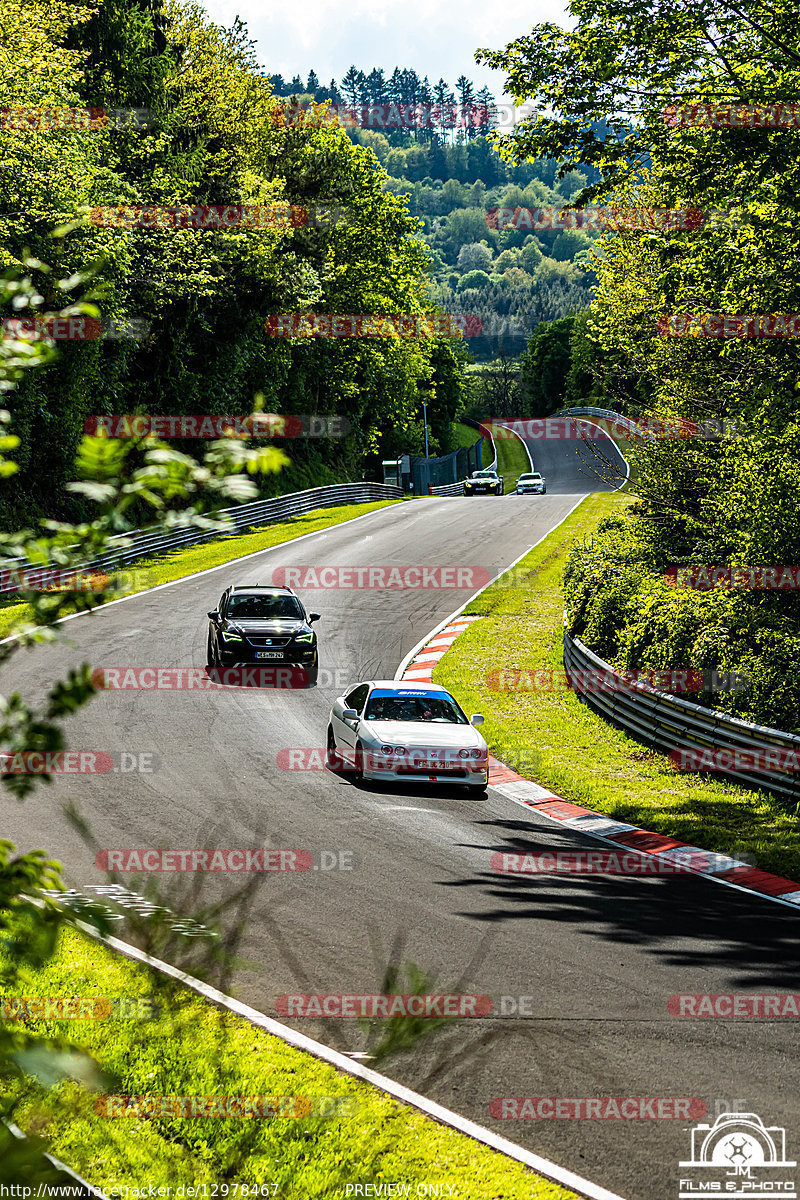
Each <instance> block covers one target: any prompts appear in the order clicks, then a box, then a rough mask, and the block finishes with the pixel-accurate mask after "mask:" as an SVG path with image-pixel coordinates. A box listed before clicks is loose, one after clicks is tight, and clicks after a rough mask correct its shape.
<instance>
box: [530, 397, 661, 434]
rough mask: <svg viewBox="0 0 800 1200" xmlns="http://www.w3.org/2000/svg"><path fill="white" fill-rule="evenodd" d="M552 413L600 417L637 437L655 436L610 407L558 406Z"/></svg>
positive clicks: (556, 414)
mask: <svg viewBox="0 0 800 1200" xmlns="http://www.w3.org/2000/svg"><path fill="white" fill-rule="evenodd" d="M553 415H554V416H556V417H598V418H600V417H602V418H603V419H604V420H606V421H609V422H610V423H611V424H612V425H618V426H619V427H620V429H624V430H626V431H627V432H628V433H633V434H635V435H636V436H637V437H650V438H653V437H655V434H654V433H652V432H651V431H650V430H642V429H640V427H639V426H638V425H637V423H636V421H634V420H633V419H632V418H631V417H623V416H622V414H621V413H616V412H612V411H611V409H610V408H594V407H592V406H591V405H587V406H584V407H579V408H560V409H559V410H558V412H557V413H554V414H553Z"/></svg>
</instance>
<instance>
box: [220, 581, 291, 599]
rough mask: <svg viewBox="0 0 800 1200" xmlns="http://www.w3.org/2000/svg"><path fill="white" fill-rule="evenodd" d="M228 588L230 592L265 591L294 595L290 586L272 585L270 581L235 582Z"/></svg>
mask: <svg viewBox="0 0 800 1200" xmlns="http://www.w3.org/2000/svg"><path fill="white" fill-rule="evenodd" d="M230 590H231V591H232V592H248V593H250V592H267V593H272V594H276V593H280V594H282V595H284V596H293V595H294V592H293V591H292V589H291V588H288V587H278V585H277V584H274V585H273V584H270V583H254V584H252V585H249V584H246V583H235V584H234V585H233V587H232V588H231V589H230Z"/></svg>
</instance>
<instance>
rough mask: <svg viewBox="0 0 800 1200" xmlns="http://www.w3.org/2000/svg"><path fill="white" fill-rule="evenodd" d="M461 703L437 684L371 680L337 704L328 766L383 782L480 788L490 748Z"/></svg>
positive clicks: (477, 716)
mask: <svg viewBox="0 0 800 1200" xmlns="http://www.w3.org/2000/svg"><path fill="white" fill-rule="evenodd" d="M482 724H483V717H482V716H481V715H480V714H479V713H476V714H475V715H474V716H472V717H469V718H468V717H467V716H466V714H465V713H464V711H463V709H462V708H461V707H460V705H459V704H458V702H457V701H456V700H455V699H454V698H453V696H451V695H450V693H449V692H448V691H447V690H446V689H445V688H443V687H439V686H438V684H435V683H412V682H408V681H403V680H397V679H388V680H387V679H374V680H371V681H370V682H367V683H359V684H356V686H355V687H352V688H351V689H350V691H349V692H347V693H346V695H344V696H340V697H339V698H338V700H336V701H335V703H334V705H333V708H332V709H331V715H330V721H329V724H328V740H327V751H328V755H327V757H328V766H329V767H330V768H331V769H332V770H342V769H345V770H347V769H349V770H351V771H353V772H354V774H355V776H356V778H357V779H365V780H367V779H369V780H375V781H376V782H383V783H449V784H455V783H458V784H462V785H464V786H465V787H468V788H469V789H470V791H474V792H483V791H484V790H485V788H486V785H487V783H488V781H489V775H488V762H489V751H488V748H487V745H486V742H485V741H484V740H483V737H482V736H481V734H480V733H478V731H477V729H476V728H475V726H476V725H482Z"/></svg>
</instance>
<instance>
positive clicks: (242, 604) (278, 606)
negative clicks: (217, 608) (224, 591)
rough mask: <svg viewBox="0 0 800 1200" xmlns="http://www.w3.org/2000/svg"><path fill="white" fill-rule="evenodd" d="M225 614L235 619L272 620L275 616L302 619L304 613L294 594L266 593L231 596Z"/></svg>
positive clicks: (293, 619)
mask: <svg viewBox="0 0 800 1200" xmlns="http://www.w3.org/2000/svg"><path fill="white" fill-rule="evenodd" d="M226 615H227V616H228V617H231V618H233V620H235V621H272V620H274V619H275V618H276V617H277V618H280V617H284V618H286V619H288V620H291V621H302V620H303V616H304V613H303V610H302V608H301V607H300V602H299V600H297V598H296V597H295V596H282V595H270V594H269V593H266V594H264V595H260V596H231V598H230V600H229V601H228V611H227V614H226Z"/></svg>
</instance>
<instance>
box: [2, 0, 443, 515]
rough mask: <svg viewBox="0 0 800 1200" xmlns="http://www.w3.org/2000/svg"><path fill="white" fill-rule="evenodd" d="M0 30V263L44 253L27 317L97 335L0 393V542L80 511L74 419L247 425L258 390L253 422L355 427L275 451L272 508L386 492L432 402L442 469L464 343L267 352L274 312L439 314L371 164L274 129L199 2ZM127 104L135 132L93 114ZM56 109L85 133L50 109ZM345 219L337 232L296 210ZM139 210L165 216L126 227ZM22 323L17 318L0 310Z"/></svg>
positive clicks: (417, 256) (317, 131)
mask: <svg viewBox="0 0 800 1200" xmlns="http://www.w3.org/2000/svg"><path fill="white" fill-rule="evenodd" d="M0 37H2V43H3V44H4V45H5V46H7V47H9V50H10V53H9V54H7V55H4V56H3V57H2V58H0V76H1V77H2V88H3V95H4V97H5V98H6V101H5V102H6V103H7V104H8V106H9V108H8V109H7V110H6V112H5V116H4V117H3V119H2V120H0V158H2V162H3V170H2V172H0V269H2V270H7V271H14V270H17V271H19V269H20V266H21V264H22V263H23V262H24V261H26V260H27V259H31V258H34V259H35V260H37V261H38V263H39V264H40V265H37V266H34V267H33V268H32V269H31V270H30V272H29V274H30V278H31V279H32V280H33V281H34V282H35V285H36V287H37V288H38V290H39V301H38V302H39V304H40V306H42V307H44V308H45V309H50V310H52V309H56V310H57V309H58V308H59V307H61V306H62V305H63V304H65V303H68V302H72V303H80V302H87V301H91V302H93V303H94V304H95V309H94V312H95V317H94V318H92V319H93V320H95V321H96V322H97V323H98V324H97V329H98V330H99V329H100V328H102V329H103V331H104V333H103V336H89V335H88V334H87V333H86V330H84V331H83V336H82V337H77V336H76V337H75V338H74V339H68V338H66V337H62V338H61V339H60V340H58V339H56V340H55V341H54V343H53V345H52V352H53V353H52V359H51V361H50V363H49V364H48V365H47V366H46V368H45V369H43V370H39V371H36V372H29V373H27V375H26V377H25V378H24V379H22V380H21V381H20V384H19V387H18V388H17V390H16V391H15V392H14V394H13V397H12V398H11V400H10V408H11V410H12V433H13V435H14V436H16V437H18V438H19V439H20V446H19V450H18V452H17V455H16V458H17V461H18V463H19V467H20V469H19V471H18V473H17V474H16V475H15V476H14V477H13V479H11V480H10V481H9V482H8V484H7V486H6V487H5V488H4V496H3V501H2V509H0V522H2V524H3V525H4V526H5V527H6V528H16V527H19V526H20V525H22V524H24V523H29V522H30V521H31V520H32V519H35V518H36V517H37V516H38V515H40V514H47V515H48V516H51V517H62V518H67V517H69V518H75V517H77V516H79V515H80V513H81V511H82V509H81V501H80V500H79V499H77V498H76V497H72V496H69V495H68V494H67V493H65V490H64V488H65V485H66V484H67V483H68V482H69V480H70V479H71V478H72V477H73V470H74V468H73V463H74V460H75V455H76V451H77V449H78V445H79V442H80V439H81V436H82V434H83V432H84V428H85V426H86V423H87V421H91V420H92V419H93V418H94V417H96V416H98V415H103V414H125V413H132V412H135V411H139V412H144V413H151V414H243V413H244V414H246V413H248V412H250V411H251V409H252V406H253V403H254V397H256V396H258V395H260V396H261V397H263V400H262V403H263V407H264V409H265V411H267V412H277V413H303V414H312V415H313V414H322V415H324V414H332V413H336V414H338V415H340V416H342V417H343V418H345V420H346V422H347V428H348V430H349V432H348V434H347V436H346V437H343V438H339V439H336V440H332V439H325V440H323V439H317V440H316V441H315V440H313V439H310V438H306V439H302V438H298V439H295V440H294V441H293V442H292V443H291V444H288V443H287V444H285V447H284V448H285V449H287V450H288V452H289V456H290V458H291V464H290V465H289V466H288V467H287V468H286V469H285V470H284V471H282V472H281V474H280V476H277V477H275V476H273V477H271V478H270V479H268V480H266V481H265V482H264V483H263V487H264V489H265V490H266V491H267V492H269V491H273V490H278V489H280V490H281V491H292V490H296V489H298V488H304V487H309V486H317V485H319V484H323V483H326V482H329V481H333V480H337V481H338V480H342V479H348V478H363V477H364V475H365V474H366V475H367V477H369V476H370V475H372V477H375V478H379V477H380V465H379V464H380V460H381V458H384V457H388V456H391V455H395V454H397V453H399V452H400V451H401V450H402V451H411V452H415V451H421V450H422V447H423V430H422V400H423V399H425V400H426V401H427V403H428V417H429V425H430V430H429V433H430V444H431V448H432V452H434V453H435V452H437V451H438V450H440V449H441V450H448V449H450V443H451V441H452V436H453V421H454V418H455V416H456V413H457V411H458V410H459V407H460V405H461V402H462V396H463V391H464V384H463V380H462V373H461V369H460V362H461V360H462V359H463V358H464V356H465V353H466V348H465V346H464V345H463V343H462V342H461V341H460V340H459V339H456V338H451V337H435V338H431V337H416V338H388V337H373V338H339V337H337V338H332V337H331V338H325V339H322V338H304V339H297V338H294V339H288V338H278V337H268V336H266V321H267V318H268V317H269V316H271V315H272V314H276V313H278V314H280V313H289V314H291V313H302V312H307V311H319V312H323V313H324V312H329V313H330V312H332V313H337V312H338V313H366V314H370V313H378V314H380V313H407V314H412V315H413V314H422V313H425V312H428V311H432V310H433V307H434V306H433V304H432V302H431V299H430V295H429V290H430V289H429V284H428V280H429V255H428V253H427V251H426V250H425V247H424V246H423V245H422V243H421V241H420V240H419V238H418V237H417V236H416V230H417V222H416V221H415V219H414V218H413V216H412V215H411V214H410V213H409V211H408V208H407V206H406V205H405V204H404V203H403V202H402V201H400V200H399V199H397V198H396V197H395V195H394V194H393V192H392V191H391V189H388V188H387V187H386V186H385V185H386V182H387V180H386V176H385V174H384V172H383V170H382V168H381V167H380V164H379V162H378V161H377V160H376V158H375V155H374V154H373V153H372V151H371V150H370V149H369V148H368V147H366V146H363V145H359V144H356V143H355V142H354V141H353V140H352V139H351V138H349V137H348V136H347V134H346V133H345V132H344V131H343V130H341V129H337V128H334V127H324V128H306V127H298V126H296V125H286V124H282V123H281V121H280V120H279V119H276V114H277V110H278V109H279V108H280V105H281V102H280V100H278V99H277V98H275V97H274V96H273V94H272V87H271V84H270V82H269V80H268V78H266V77H265V75H264V71H263V68H262V67H261V65H260V64H259V62H258V60H257V58H256V55H255V51H254V48H253V46H252V44H251V42H250V40H249V38H248V36H247V30H246V28H245V27H244V25H243V24H242V23H241V22H239V21H237V22H235V23H234V25H233V26H232V27H231V28H229V29H224V28H221V27H219V26H217V25H215V24H213V23H212V22H211V21H210V20H209V19H208V17H207V15H206V14H205V13H204V12H203V10H202V9H200V8H199V7H197V6H195V5H193V4H187V5H184V6H171V7H170V9H169V10H168V13H167V12H165V10H163V9H162V6H161V4H160V3H159V0H121V2H120V3H116V4H108V3H101V4H99V5H98V6H97V7H96V8H88V7H82V6H75V5H67V6H65V5H63V4H61V3H60V2H59V0H33V2H32V3H30V4H29V3H23V0H8V3H6V4H4V6H3V8H2V11H1V12H0ZM129 108H131V109H135V110H137V111H138V112H139V113H140V114H141V113H144V114H146V119H145V120H142V121H140V122H138V123H134V124H125V123H122V124H119V123H118V122H112V121H109V120H107V119H101V118H95V117H92V116H91V114H93V113H94V114H96V113H103V112H104V111H109V112H110V111H112V110H113V111H117V110H127V109H129ZM63 112H72V113H76V112H77V113H78V114H80V113H83V114H84V115H85V116H86V120H85V122H81V121H64V120H60V121H55V122H54V121H51V120H50V118H49V117H48V116H47V114H48V113H56V114H58V113H63ZM31 113H33V114H34V115H35V114H36V113H38V114H40V116H39V117H38V118H35V119H34V118H31V117H30V114H31ZM26 114H27V115H26ZM42 114H44V115H42ZM90 118H91V119H90ZM342 204H346V205H347V211H348V220H347V222H346V223H341V222H338V223H337V222H334V223H327V224H326V223H325V221H324V220H323V221H321V222H318V223H315V222H312V221H307V222H305V223H304V222H302V221H296V220H294V218H293V217H292V214H293V213H299V212H309V213H316V212H317V211H328V210H329V208H330V206H332V205H342ZM198 205H199V206H206V208H205V210H204V211H205V212H206V215H207V216H208V214H211V215H212V216H213V211H214V210H213V207H209V206H214V205H217V206H222V207H223V208H224V207H225V206H227V208H228V209H230V206H234V209H235V207H236V206H237V205H238V206H244V208H243V209H241V211H242V212H243V213H244V212H245V211H246V212H247V213H250V214H252V213H258V212H260V213H261V214H262V216H263V215H264V214H266V215H267V218H268V219H267V220H266V221H265V223H264V222H262V224H261V226H260V227H258V228H247V227H246V224H245V219H244V216H243V217H242V220H241V223H240V225H239V226H233V227H225V228H220V227H219V221H218V220H217V221H216V223H211V224H209V223H208V222H204V223H201V225H200V226H193V225H192V222H191V221H190V222H188V224H187V222H186V221H185V220H183V219H182V218H181V219H180V220H178V219H177V218H176V217H175V215H174V214H175V213H176V211H178V210H181V211H183V209H184V208H187V207H188V208H190V209H192V211H193V210H194V206H198ZM137 206H139V209H141V207H142V206H145V208H146V209H148V211H150V210H151V209H152V210H153V211H155V209H156V208H157V209H158V210H159V212H165V213H166V214H167V218H166V219H165V221H164V222H162V223H161V224H160V225H158V226H154V225H153V223H152V222H151V221H150V218H149V217H148V222H149V224H148V225H145V223H144V221H138V218H137V220H136V221H132V219H130V214H131V213H133V214H134V217H135V214H136V212H137V211H139V209H137ZM148 206H149V208H148ZM326 206H328V207H327V209H326ZM109 213H110V214H111V217H109V215H108V214H109ZM125 213H127V214H128V216H127V217H126V216H125ZM170 213H172V214H173V215H172V218H169V214H170ZM98 214H100V216H98ZM103 214H105V215H103ZM120 214H122V215H120ZM276 214H277V215H276ZM281 214H282V216H281ZM259 220H261V218H259ZM137 221H138V223H137ZM170 221H171V224H170ZM23 273H24V272H23ZM60 281H69V284H68V285H66V284H65V285H64V286H62V285H61V283H60ZM64 287H68V291H67V292H65V290H64ZM33 317H35V313H31V311H30V310H28V309H21V310H18V309H16V308H15V307H14V306H13V305H12V304H10V303H7V304H6V306H5V308H4V311H3V312H2V313H0V318H2V320H3V321H4V322H7V321H12V322H13V321H14V320H17V319H19V318H29V319H33ZM32 328H33V327H32ZM114 329H116V331H117V333H119V331H122V336H110V335H109V331H110V330H114ZM126 331H128V332H127V333H126ZM37 336H39V335H37ZM179 445H180V447H181V448H182V449H184V450H186V451H187V452H189V453H191V454H194V455H199V454H201V453H202V451H203V449H204V447H203V446H202V445H200V444H198V443H197V442H196V441H195V442H188V441H183V442H181V443H179Z"/></svg>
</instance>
